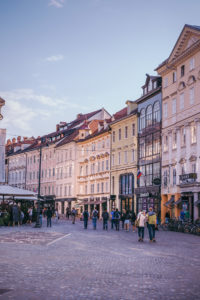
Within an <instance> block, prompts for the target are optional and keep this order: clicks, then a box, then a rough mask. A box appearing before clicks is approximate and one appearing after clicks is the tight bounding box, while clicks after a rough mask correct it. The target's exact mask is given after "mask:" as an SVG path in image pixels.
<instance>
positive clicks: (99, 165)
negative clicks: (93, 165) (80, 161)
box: [97, 161, 101, 172]
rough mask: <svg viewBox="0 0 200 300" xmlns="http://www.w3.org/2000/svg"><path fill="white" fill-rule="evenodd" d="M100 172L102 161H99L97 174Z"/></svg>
mask: <svg viewBox="0 0 200 300" xmlns="http://www.w3.org/2000/svg"><path fill="white" fill-rule="evenodd" d="M100 170H101V163H100V161H98V164H97V172H100Z"/></svg>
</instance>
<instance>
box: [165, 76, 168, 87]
mask: <svg viewBox="0 0 200 300" xmlns="http://www.w3.org/2000/svg"><path fill="white" fill-rule="evenodd" d="M167 86H168V77H165V78H164V88H166V87H167Z"/></svg>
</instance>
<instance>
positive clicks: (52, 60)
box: [45, 54, 64, 62]
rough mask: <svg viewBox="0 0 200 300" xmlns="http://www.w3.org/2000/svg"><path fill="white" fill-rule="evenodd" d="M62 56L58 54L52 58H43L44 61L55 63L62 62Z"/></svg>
mask: <svg viewBox="0 0 200 300" xmlns="http://www.w3.org/2000/svg"><path fill="white" fill-rule="evenodd" d="M63 59H64V56H63V55H62V54H58V55H52V56H48V57H46V58H45V61H49V62H56V61H59V60H63Z"/></svg>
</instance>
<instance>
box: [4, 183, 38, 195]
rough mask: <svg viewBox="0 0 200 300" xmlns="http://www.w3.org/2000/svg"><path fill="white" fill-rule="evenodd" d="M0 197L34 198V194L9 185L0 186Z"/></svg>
mask: <svg viewBox="0 0 200 300" xmlns="http://www.w3.org/2000/svg"><path fill="white" fill-rule="evenodd" d="M0 195H1V196H35V195H36V193H34V192H32V191H28V190H24V189H20V188H17V187H13V186H10V185H0Z"/></svg>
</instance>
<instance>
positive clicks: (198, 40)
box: [156, 25, 200, 220]
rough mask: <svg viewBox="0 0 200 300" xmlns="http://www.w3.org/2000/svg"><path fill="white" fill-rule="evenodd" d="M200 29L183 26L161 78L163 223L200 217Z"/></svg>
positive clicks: (161, 67) (161, 68)
mask: <svg viewBox="0 0 200 300" xmlns="http://www.w3.org/2000/svg"><path fill="white" fill-rule="evenodd" d="M199 62H200V26H191V25H185V26H184V28H183V30H182V32H181V34H180V36H179V37H178V40H177V41H176V43H175V46H174V48H173V50H172V52H171V53H170V55H169V57H168V58H167V59H166V60H165V61H164V62H163V63H161V64H160V65H159V66H158V67H157V69H156V70H157V72H158V74H159V75H160V76H161V77H162V83H163V84H162V97H163V103H162V111H163V118H162V179H163V180H162V181H163V185H162V220H164V217H165V213H166V211H167V210H170V213H171V216H172V217H178V216H179V215H180V210H181V209H183V210H185V211H189V214H190V218H191V219H192V220H195V219H197V218H198V217H200V200H199V199H200V97H199V95H200V64H199Z"/></svg>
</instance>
